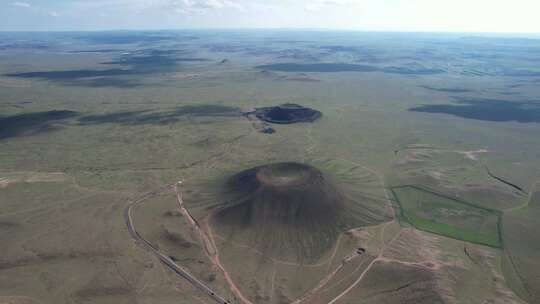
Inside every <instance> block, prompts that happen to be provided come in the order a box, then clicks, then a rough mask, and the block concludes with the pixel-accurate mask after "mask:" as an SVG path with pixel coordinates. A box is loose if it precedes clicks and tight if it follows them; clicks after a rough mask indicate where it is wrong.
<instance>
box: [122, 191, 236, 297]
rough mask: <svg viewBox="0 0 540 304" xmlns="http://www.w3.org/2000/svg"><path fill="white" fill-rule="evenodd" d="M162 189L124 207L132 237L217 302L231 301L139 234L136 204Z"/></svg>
mask: <svg viewBox="0 0 540 304" xmlns="http://www.w3.org/2000/svg"><path fill="white" fill-rule="evenodd" d="M170 186H171V185H167V186H165V187H164V188H168V187H170ZM160 190H161V189H160ZM160 190H157V191H153V192H149V193H147V194H145V195H143V196H142V197H140V198H139V199H137V200H135V201H133V202H131V203H130V204H129V205H128V206H127V207H126V209H124V220H125V222H126V226H127V228H128V231H129V233H130V235H131V237H132V238H133V239H134V240H135V241H136V242H137V244H138V245H140V246H141V247H143V248H145V249H146V250H148V251H149V252H150V253H152V254H153V255H154V256H156V257H157V258H158V259H159V260H160V261H161V262H162V263H163V264H165V266H167V267H168V268H169V269H171V270H172V271H173V272H175V273H176V274H177V275H179V276H180V277H182V278H184V279H185V280H187V281H188V282H189V283H191V285H193V286H194V287H196V288H197V289H199V290H200V291H202V292H203V293H205V294H207V295H208V296H209V297H210V298H212V299H213V300H214V301H215V302H217V303H221V304H227V303H230V302H229V301H228V300H226V299H225V298H223V297H221V296H219V295H217V294H216V293H215V292H214V291H213V290H212V289H211V288H210V287H209V286H208V285H206V284H204V283H203V282H202V281H200V280H199V279H197V278H196V277H194V276H193V275H191V274H190V273H189V272H188V271H187V270H185V269H184V268H183V267H182V266H180V265H178V264H176V263H175V262H174V261H173V260H171V258H169V257H168V256H166V255H164V254H163V253H161V252H159V250H158V249H157V248H156V247H155V246H154V245H152V243H150V242H149V241H148V240H146V239H145V238H143V237H142V236H141V235H140V234H139V232H137V230H136V229H135V225H134V222H133V217H132V215H131V214H132V210H133V207H134V206H136V205H137V204H140V203H142V202H144V201H145V200H147V199H148V198H150V197H152V196H154V195H156V194H157V193H159V192H160Z"/></svg>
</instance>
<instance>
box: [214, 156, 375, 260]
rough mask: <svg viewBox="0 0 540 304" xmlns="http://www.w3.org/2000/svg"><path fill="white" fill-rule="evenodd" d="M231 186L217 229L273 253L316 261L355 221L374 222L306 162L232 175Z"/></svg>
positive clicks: (272, 166) (219, 214) (220, 211)
mask: <svg viewBox="0 0 540 304" xmlns="http://www.w3.org/2000/svg"><path fill="white" fill-rule="evenodd" d="M226 187H227V192H228V193H227V194H226V196H229V197H232V199H230V200H229V201H228V202H227V203H226V204H225V206H224V207H223V208H222V209H220V210H219V211H218V212H217V213H216V214H215V215H214V218H213V221H214V224H215V225H217V228H218V229H216V231H217V232H219V233H220V234H222V235H223V236H225V237H229V238H234V239H235V240H236V241H241V242H243V243H249V244H250V245H252V246H254V247H256V248H258V250H261V251H262V252H264V253H265V254H268V255H271V256H279V257H282V258H285V257H287V258H289V257H291V258H298V259H302V260H304V259H306V260H316V259H317V258H319V257H321V256H322V255H323V254H324V253H325V252H327V250H328V249H330V248H331V247H332V246H333V244H334V243H335V241H336V239H337V237H338V235H339V234H340V233H341V232H343V231H345V230H346V229H347V227H350V225H349V224H352V222H353V221H354V224H356V225H355V226H360V225H362V224H368V223H370V221H369V220H366V218H361V216H358V217H355V214H358V213H359V210H356V209H355V207H353V208H349V206H348V205H350V204H351V203H350V202H348V201H347V199H346V196H345V195H344V194H343V193H341V192H340V190H339V189H338V188H337V187H336V186H335V185H334V184H333V183H332V182H331V181H330V180H329V179H328V178H327V177H325V176H324V175H323V173H322V172H321V171H319V170H318V169H316V168H314V167H311V166H308V165H305V164H299V163H277V164H270V165H264V166H259V167H255V168H252V169H248V170H245V171H242V172H240V173H238V174H236V175H234V176H232V177H231V178H230V179H229V180H228V182H227V185H226ZM352 204H353V205H358V204H356V203H352ZM370 216H371V215H370Z"/></svg>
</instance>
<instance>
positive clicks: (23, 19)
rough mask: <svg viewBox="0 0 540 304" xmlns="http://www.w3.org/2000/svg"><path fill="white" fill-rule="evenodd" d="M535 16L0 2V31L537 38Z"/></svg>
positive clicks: (427, 3) (418, 4)
mask: <svg viewBox="0 0 540 304" xmlns="http://www.w3.org/2000/svg"><path fill="white" fill-rule="evenodd" d="M537 11H540V2H538V1H537V0H514V1H506V0H501V1H492V0H475V1H470V0H454V1H433V0H390V1H379V0H93V1H84V0H31V1H30V0H28V1H24V2H22V1H15V2H10V3H6V4H1V3H0V29H3V30H36V29H40V30H80V29H82V30H103V29H158V28H200V27H207V28H208V27H209V28H223V27H226V28H244V27H248V28H260V27H270V28H331V29H336V28H337V29H355V30H391V31H458V32H459V31H462V32H470V31H474V32H484V31H487V32H540V18H537V16H535V12H537Z"/></svg>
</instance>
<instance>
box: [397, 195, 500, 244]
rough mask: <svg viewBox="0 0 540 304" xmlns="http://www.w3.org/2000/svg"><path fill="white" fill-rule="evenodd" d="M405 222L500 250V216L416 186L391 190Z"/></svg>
mask: <svg viewBox="0 0 540 304" xmlns="http://www.w3.org/2000/svg"><path fill="white" fill-rule="evenodd" d="M392 193H393V194H394V196H395V197H396V200H397V201H398V203H399V205H400V207H401V212H400V216H401V219H402V220H405V221H407V222H409V223H410V224H411V225H413V226H414V227H416V228H417V229H420V230H424V231H428V232H432V233H436V234H440V235H444V236H448V237H451V238H455V239H459V240H464V241H468V242H472V243H478V244H483V245H488V246H492V247H501V245H502V244H501V238H500V231H499V222H500V213H499V212H497V211H496V210H491V209H487V208H482V207H479V206H476V205H474V204H471V203H468V202H464V201H460V200H457V199H453V198H451V197H447V196H445V195H442V194H438V193H435V192H432V191H430V190H426V189H422V188H420V187H416V186H401V187H394V188H392Z"/></svg>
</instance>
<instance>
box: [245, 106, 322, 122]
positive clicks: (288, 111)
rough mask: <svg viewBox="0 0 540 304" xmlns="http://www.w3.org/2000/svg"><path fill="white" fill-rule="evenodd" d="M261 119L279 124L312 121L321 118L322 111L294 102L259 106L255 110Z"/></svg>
mask: <svg viewBox="0 0 540 304" xmlns="http://www.w3.org/2000/svg"><path fill="white" fill-rule="evenodd" d="M254 114H255V116H257V118H259V119H260V120H264V121H267V122H271V123H277V124H291V123H298V122H312V121H314V120H317V119H319V118H320V117H321V116H322V113H321V112H319V111H317V110H313V109H310V108H306V107H303V106H301V105H297V104H294V103H285V104H282V105H279V106H275V107H264V108H257V109H255V112H254Z"/></svg>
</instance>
